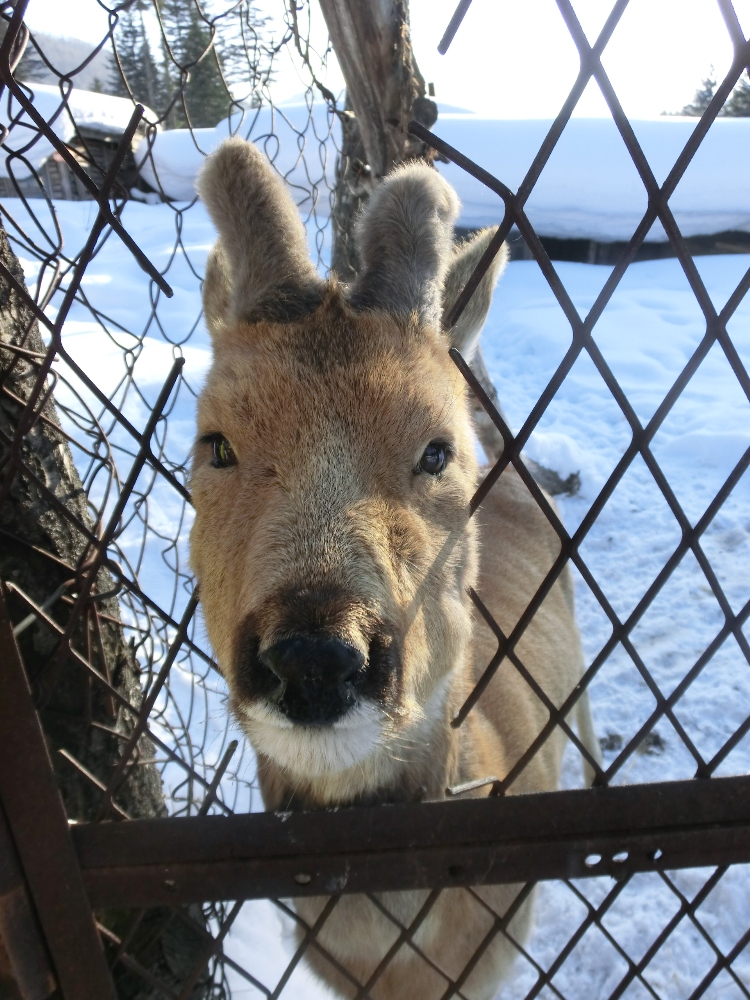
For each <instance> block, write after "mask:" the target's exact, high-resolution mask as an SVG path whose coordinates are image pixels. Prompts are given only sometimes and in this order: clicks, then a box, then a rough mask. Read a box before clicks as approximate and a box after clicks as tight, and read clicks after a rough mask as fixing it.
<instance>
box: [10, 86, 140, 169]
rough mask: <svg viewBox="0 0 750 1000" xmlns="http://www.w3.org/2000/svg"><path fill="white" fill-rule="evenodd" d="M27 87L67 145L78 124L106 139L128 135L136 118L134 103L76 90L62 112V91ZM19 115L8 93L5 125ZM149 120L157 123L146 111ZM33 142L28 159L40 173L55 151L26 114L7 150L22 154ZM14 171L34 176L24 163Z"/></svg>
mask: <svg viewBox="0 0 750 1000" xmlns="http://www.w3.org/2000/svg"><path fill="white" fill-rule="evenodd" d="M27 86H29V87H30V88H31V89H32V90H33V103H34V107H35V108H36V109H37V111H39V113H40V114H41V115H42V116H43V117H44V118H45V119H46V120H47V121H48V122H51V123H52V129H53V131H54V133H55V135H56V136H57V137H58V138H59V139H62V141H63V142H70V140H71V139H72V138H73V136H74V134H75V128H74V125H73V122H74V121H75V123H76V124H77V125H78V127H79V128H85V129H88V130H90V131H93V132H101V133H102V134H103V135H115V136H116V135H121V134H122V133H123V132H124V131H125V129H126V128H127V125H128V122H129V121H130V118H131V116H132V114H133V102H132V101H130V100H128V99H126V98H124V97H112V96H110V95H109V94H96V93H93V92H92V91H88V90H78V88H76V87H74V88H73V89H72V90H71V92H70V95H69V96H68V98H67V107H68V110H66V109H65V107H62V110H60V108H61V106H62V105H63V98H62V96H61V94H60V88H59V87H56V86H51V85H49V84H44V83H32V84H27ZM19 111H20V105H19V103H18V101H17V100H16V99H15V98H14V97H13V96H12V95H11V94H10V93H9V92H7V91H6V96H5V99H4V100H3V104H2V112H3V115H2V121H3V122H4V123H5V124H8V123H9V122H10V121H11V119H13V118H15V117H16V115H18V113H19ZM58 112H59V113H58ZM55 115H57V117H55ZM146 117H147V118H150V119H152V120H153V119H154V118H156V115H155V114H154V113H153V112H152V111H150V110H149V109H148V108H146ZM53 119H54V121H53ZM34 140H35V141H34ZM32 141H33V145H32V146H31V148H30V149H29V150H28V151H27V152H26V153H25V154H24V155H25V157H26V158H27V159H28V160H29V162H30V164H31V165H32V166H33V167H34V169H39V167H41V166H42V164H43V163H44V162H45V160H47V159H48V157H49V156H50V155H51V154H52V153H53V151H54V147H53V146H52V144H51V143H50V142H49V141H48V140H47V139H45V138H44V137H43V136H39V134H38V132H37V130H36V126H35V125H34V124H33V123H32V122H31V121H30V119H29V117H28V115H26V114H25V113H23V114H22V115H21V117H20V118H19V120H18V121H17V122H16V123H15V124H14V125H13V128H12V129H11V133H10V135H9V137H8V138H7V139H6V141H5V144H4V148H5V149H8V150H13V151H21V150H23V149H24V147H25V146H26V145H28V143H29V142H32ZM12 169H13V173H14V175H15V176H16V177H18V178H24V177H28V176H29V174H30V173H31V171H30V169H29V168H28V167H27V166H26V165H25V164H24V163H23V161H22V160H18V159H15V160H13V167H12ZM0 176H4V177H7V176H8V171H7V167H6V159H5V157H1V158H0Z"/></svg>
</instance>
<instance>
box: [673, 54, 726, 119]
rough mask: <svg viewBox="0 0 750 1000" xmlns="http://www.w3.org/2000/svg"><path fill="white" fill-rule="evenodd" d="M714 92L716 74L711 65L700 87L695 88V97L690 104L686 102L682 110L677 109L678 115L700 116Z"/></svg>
mask: <svg viewBox="0 0 750 1000" xmlns="http://www.w3.org/2000/svg"><path fill="white" fill-rule="evenodd" d="M715 92H716V76H715V74H714V68H713V66H712V67H711V69H710V72H709V74H708V76H707V77H705V78H704V79H703V80H702V82H701V85H700V87H699V88H698V90H696V92H695V97H694V98H693V100H692V102H691V103H690V104H686V105H685V107H684V108H683V109H682V111H678V112H677V113H678V114H680V115H688V116H689V117H692V118H700V116H701V115H702V114H703V112H704V111H705V110H706V108H707V107H708V106H709V104H710V103H711V101H712V100H713V96H714V93H715Z"/></svg>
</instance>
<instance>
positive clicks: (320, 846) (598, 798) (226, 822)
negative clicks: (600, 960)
mask: <svg viewBox="0 0 750 1000" xmlns="http://www.w3.org/2000/svg"><path fill="white" fill-rule="evenodd" d="M72 837H73V842H74V845H75V849H76V851H77V853H78V857H79V859H80V863H81V868H82V872H83V878H84V883H85V885H86V889H87V891H88V893H89V897H90V899H91V903H92V906H94V907H95V908H99V907H108V906H123V907H131V906H151V905H157V904H169V903H173V904H174V903H193V902H201V901H206V900H228V899H243V898H244V899H251V898H265V897H269V896H290V895H298V896H302V895H305V896H310V895H321V894H327V893H342V892H343V893H350V892H383V891H393V890H399V889H417V888H437V887H441V886H459V885H481V884H492V883H503V882H523V881H530V880H533V881H537V880H540V879H556V878H581V877H584V876H589V875H613V876H615V877H623V876H626V875H630V874H632V873H634V872H640V871H654V870H659V869H676V868H690V867H695V866H699V865H701V866H702V865H718V864H734V863H742V862H750V777H745V776H743V777H738V778H713V779H711V780H700V781H699V780H693V781H679V782H666V783H662V784H653V785H626V786H620V787H616V788H593V789H584V790H580V791H564V792H547V793H543V794H536V795H517V796H509V797H507V798H502V799H485V798H483V799H469V800H463V801H455V800H454V801H451V802H435V803H423V804H419V803H410V804H405V805H387V806H376V807H371V808H351V809H339V810H320V811H317V812H307V813H303V812H300V813H261V814H251V815H244V816H228V817H223V816H205V817H191V818H184V819H174V818H173V819H169V820H134V821H132V822H125V823H116V824H112V823H107V824H100V825H95V824H90V825H81V826H77V827H75V828H74V829H73V831H72ZM595 856H598V857H599V858H600V860H598V861H595V860H594V857H595Z"/></svg>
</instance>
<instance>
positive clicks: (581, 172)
mask: <svg viewBox="0 0 750 1000" xmlns="http://www.w3.org/2000/svg"><path fill="white" fill-rule="evenodd" d="M697 123H698V119H696V118H676V117H675V118H673V117H663V118H656V119H650V120H648V119H647V120H637V119H636V120H631V122H630V124H631V126H632V128H633V132H634V133H635V137H636V139H637V141H638V144H639V145H640V147H641V149H642V150H643V153H644V155H645V157H646V160H647V161H648V164H649V166H650V168H651V170H652V172H653V174H654V177H655V178H656V181H657V183H659V184H663V183H664V181H665V180H666V178H667V176H668V174H669V171H670V170H671V168H672V166H673V164H674V163H675V161H676V159H677V157H678V156H679V154H680V152H681V151H682V149H683V148H684V146H685V145H686V143H687V142H688V140H689V138H690V136H691V134H692V132H693V130H694V129H695V127H696V125H697ZM551 125H552V122H551V121H548V120H544V119H538V120H526V121H523V120H520V121H519V120H496V119H480V118H477V117H475V116H472V115H447V116H445V117H441V118H439V119H438V121H437V123H436V124H435V126H434V131H435V132H436V134H437V135H439V136H440V137H441V138H442V139H445V141H446V142H448V143H450V144H451V145H452V146H454V147H455V148H456V149H459V150H461V152H462V153H464V154H465V155H466V156H468V157H470V158H471V159H473V160H474V161H475V162H476V163H478V164H479V166H481V167H484V168H485V169H486V170H489V171H490V172H491V173H493V174H494V175H495V176H496V177H497V178H499V179H500V180H501V181H503V183H504V184H506V185H507V186H508V187H509V188H510V189H511V190H512V191H516V190H517V189H518V188H519V186H520V185H521V182H522V181H523V178H524V176H525V175H526V172H527V171H528V169H529V167H530V166H531V164H532V162H533V160H534V157H535V156H536V154H537V152H538V150H539V148H540V146H541V144H542V142H543V140H544V138H545V136H546V135H547V133H548V132H549V129H550V127H551ZM748 154H750V119H747V118H720V119H718V120H717V121H715V122H714V123H713V125H712V126H711V128H710V129H709V132H708V135H707V136H706V138H705V140H704V141H703V143H702V145H701V146H700V148H699V150H698V152H697V153H696V155H695V158H694V159H693V160H692V162H691V163H690V165H689V166H688V168H687V171H686V172H685V175H684V177H683V178H682V180H681V181H680V183H679V184H678V185H677V189H676V190H675V192H674V194H673V195H672V197H671V199H670V202H669V205H670V208H671V210H672V212H673V213H674V216H675V218H676V220H677V223H678V225H679V226H680V229H681V230H682V233H683V235H684V236H696V235H699V234H702V233H718V232H724V231H725V230H750V189H749V188H748V185H747V183H746V181H745V177H744V172H743V171H742V170H740V169H738V164H740V163H743V162H745V158H746V157H747V156H748ZM441 171H442V172H444V173H445V176H446V177H447V178H448V180H450V182H451V184H453V185H454V186H455V188H456V190H457V191H458V194H459V196H460V197H461V200H462V201H463V203H464V211H463V214H462V216H461V224H462V225H465V226H484V225H488V224H489V223H490V222H499V221H500V220H501V219H502V215H503V202H502V200H501V199H500V198H499V196H498V195H495V194H493V193H492V192H490V191H489V189H487V188H486V187H484V185H482V184H481V183H480V182H479V181H477V180H475V179H474V178H473V177H470V176H469V175H468V174H466V173H465V172H464V171H463V170H462V169H460V168H459V167H456V166H455V165H453V164H451V165H448V166H445V167H441ZM647 203H648V199H647V196H646V188H645V186H644V184H643V181H642V180H641V178H640V176H639V174H638V172H637V170H636V168H635V166H634V164H633V161H632V160H631V158H630V155H629V153H628V151H627V148H626V146H625V143H624V140H623V138H622V136H621V135H620V133H619V132H618V130H617V127H616V125H615V123H614V122H613V121H612V119H611V118H572V119H571V120H570V121H569V122H568V124H567V125H566V127H565V129H564V131H563V133H562V136H561V137H560V140H559V142H558V143H557V145H556V146H555V149H554V151H553V153H552V155H551V157H550V159H549V161H548V163H547V165H546V166H545V168H544V170H543V171H542V174H541V176H540V178H539V180H538V182H537V184H536V186H535V187H534V190H533V192H532V194H531V196H530V198H529V201H528V203H527V206H526V211H527V214H528V216H529V219H530V220H531V223H532V225H533V226H534V228H535V229H536V231H537V232H538V233H539V234H540V235H542V236H555V237H564V238H575V239H592V240H599V241H602V242H607V241H613V240H629V239H630V237H631V236H632V235H633V232H634V231H635V229H636V227H637V225H638V223H639V222H640V220H641V218H642V217H643V215H644V214H645V212H646V208H647ZM647 239H648V240H650V241H659V240H665V239H666V234H665V232H664V229H663V227H662V226H661V223H656V224H655V225H654V226H653V227H652V228H651V231H650V232H649V234H648V236H647Z"/></svg>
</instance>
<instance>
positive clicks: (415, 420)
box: [191, 139, 504, 798]
mask: <svg viewBox="0 0 750 1000" xmlns="http://www.w3.org/2000/svg"><path fill="white" fill-rule="evenodd" d="M200 191H201V195H202V197H203V199H204V201H205V203H206V205H207V206H208V210H209V212H210V214H211V216H212V218H213V220H214V222H215V224H216V227H217V229H218V232H219V239H218V242H217V244H216V246H215V248H214V250H213V252H212V254H211V257H210V259H209V264H208V269H207V274H206V280H205V285H204V291H203V295H204V306H205V314H206V319H207V323H208V327H209V330H210V332H211V336H212V339H213V347H214V363H213V367H212V369H211V371H210V373H209V376H208V379H207V382H206V385H205V388H204V389H203V392H202V393H201V396H200V400H199V404H198V440H197V443H196V446H195V453H194V465H193V473H192V493H193V498H194V503H195V512H196V516H195V524H194V527H193V529H192V534H191V559H192V564H193V567H194V569H195V572H196V575H197V577H198V580H199V583H200V588H201V601H202V605H203V610H204V615H205V620H206V625H207V628H208V632H209V636H210V639H211V642H212V644H213V647H214V650H215V652H216V656H217V659H218V662H219V665H220V667H221V670H222V671H223V673H224V675H225V677H226V680H227V683H228V686H229V690H230V694H231V697H232V702H233V707H234V710H235V712H236V714H237V716H238V718H239V720H240V722H241V724H242V726H243V727H244V729H245V730H246V732H247V733H248V735H249V737H250V739H251V741H252V743H253V744H254V746H255V747H256V749H257V750H258V752H259V753H260V754H261V756H262V758H264V759H266V760H270V761H272V762H274V763H275V764H276V765H277V766H278V767H279V768H281V770H282V771H283V772H285V773H286V774H287V775H288V776H289V777H290V779H292V780H294V781H301V782H314V781H315V780H318V779H319V780H320V781H322V782H323V783H325V782H326V781H328V782H329V785H330V788H331V789H333V788H334V786H336V787H337V788H340V786H341V782H342V781H344V782H347V781H348V782H349V783H350V785H351V790H352V797H353V796H354V795H357V794H364V793H366V792H367V791H368V790H370V791H372V790H373V789H375V788H378V787H382V786H383V785H386V784H387V783H388V782H389V781H391V780H393V775H394V773H395V771H394V769H397V768H398V767H399V766H400V764H399V761H398V759H397V758H404V757H405V756H408V755H409V753H416V752H420V751H417V750H412V749H409V748H412V747H414V746H419V745H422V744H424V742H425V739H426V738H427V741H429V740H428V735H429V732H430V730H431V729H432V728H433V727H434V726H435V725H436V722H437V721H439V722H441V723H443V722H444V721H445V718H446V713H447V712H448V711H449V710H450V708H451V706H449V705H448V701H449V700H450V695H449V692H450V691H451V688H452V679H453V680H455V674H456V670H457V669H460V668H461V666H462V665H463V663H464V661H465V657H466V647H467V643H468V640H469V635H470V627H471V626H470V612H469V608H468V606H467V599H466V588H467V586H468V585H469V584H471V582H472V580H473V574H474V563H475V541H474V534H473V530H472V524H471V522H470V521H469V518H468V505H469V501H470V498H471V496H472V493H473V491H474V489H475V485H476V462H475V457H474V444H473V437H472V431H471V426H470V421H469V416H468V410H467V404H466V399H465V395H466V390H465V383H464V380H463V378H462V376H461V375H460V373H459V372H458V370H457V369H456V367H455V365H454V364H453V362H452V361H451V359H450V357H449V355H448V348H449V346H450V344H451V343H453V344H455V345H456V346H457V347H458V348H459V349H460V350H461V351H462V352H463V353H464V354H465V355H470V354H471V352H472V351H473V350H474V347H475V345H476V341H477V339H478V336H479V332H480V329H481V326H482V324H483V322H484V319H485V317H486V313H487V310H488V309H489V304H490V299H491V295H492V289H493V287H494V283H495V280H496V277H497V274H498V273H499V270H500V268H501V266H502V264H503V263H504V256H502V255H499V256H498V258H496V260H495V262H494V264H493V266H492V267H491V269H490V271H489V272H488V274H487V275H486V277H485V278H484V279H483V281H482V283H481V284H480V286H479V289H478V290H477V292H476V293H475V295H474V297H473V299H472V300H471V302H470V305H469V308H468V309H467V310H466V311H465V312H464V314H463V316H462V317H461V319H460V321H459V323H458V324H457V326H456V327H454V328H453V330H451V331H450V333H446V332H444V331H443V329H442V314H443V303H444V302H445V303H446V305H447V306H448V307H450V305H452V302H453V300H454V299H455V298H456V296H457V294H458V292H459V291H460V289H461V287H462V286H463V284H464V283H465V281H466V279H467V278H468V276H469V274H470V273H471V271H472V270H473V268H474V265H475V264H476V263H477V261H478V260H479V257H480V256H481V254H482V252H483V251H484V249H485V248H486V246H487V243H488V241H489V239H490V238H491V236H492V231H491V230H486V231H484V232H483V233H481V234H479V235H478V236H477V237H475V238H474V239H473V240H472V241H471V242H469V243H467V244H464V245H462V246H460V247H458V248H454V246H453V222H454V219H455V217H456V214H457V210H458V202H457V199H456V196H455V194H454V192H453V191H452V189H451V188H450V187H449V186H448V185H447V184H446V183H445V181H443V180H442V179H441V177H440V176H439V174H438V173H437V172H436V171H435V170H433V169H432V168H430V167H428V166H426V165H411V166H407V167H403V168H401V169H399V170H397V171H395V172H394V173H393V174H392V175H391V176H390V177H389V178H388V179H387V180H386V181H385V182H384V183H383V184H382V185H381V186H380V188H379V189H378V190H376V192H375V193H374V194H373V196H372V197H371V199H370V202H369V206H368V209H367V212H366V214H365V215H364V217H363V218H362V219H361V220H360V224H359V227H358V240H359V250H360V256H361V259H362V269H361V273H360V274H359V276H358V278H357V280H356V281H355V282H354V283H353V285H352V286H351V287H348V288H346V287H343V286H340V285H338V284H337V283H336V281H335V280H332V281H330V282H325V281H323V280H322V279H321V278H320V277H319V275H318V273H317V272H316V270H315V268H314V266H313V265H312V263H311V262H310V259H309V257H308V251H307V242H306V239H305V232H304V229H303V226H302V223H301V222H300V219H299V216H298V214H297V210H296V208H295V206H294V205H293V203H292V201H291V199H290V198H289V196H288V194H287V192H286V190H285V189H284V186H283V184H282V182H281V181H280V180H279V179H278V178H277V177H276V175H275V174H274V173H273V171H272V169H271V167H270V166H269V165H268V163H267V161H266V159H265V157H264V156H263V155H262V154H261V153H260V152H259V151H258V150H257V149H256V148H255V147H254V146H252V145H250V144H249V143H246V142H243V141H241V140H238V139H233V140H229V141H227V142H226V143H224V144H223V146H221V147H220V149H219V150H218V151H217V152H216V153H214V154H213V155H212V156H211V157H210V158H209V160H208V161H207V163H206V166H205V168H204V170H203V173H202V176H201V181H200ZM421 752H428V753H429V752H430V750H429V749H428V750H426V751H421ZM339 795H340V793H339V792H336V791H331V792H330V794H329V798H336V797H338V796H339ZM325 797H326V793H324V794H323V798H325Z"/></svg>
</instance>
